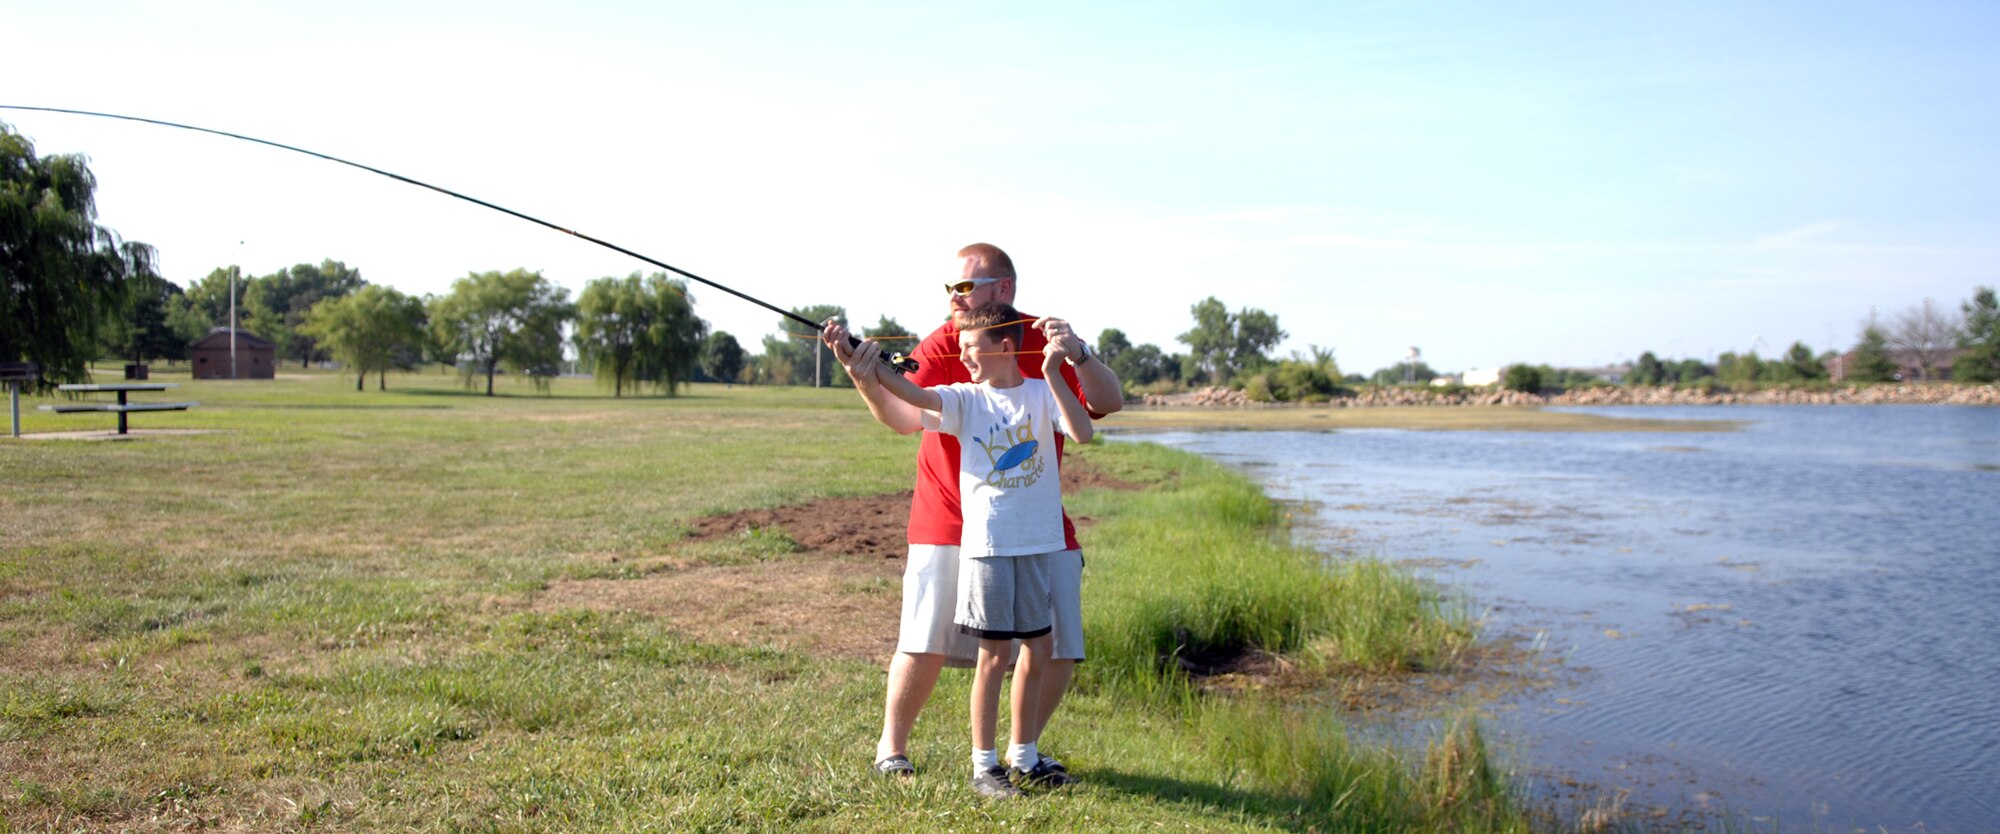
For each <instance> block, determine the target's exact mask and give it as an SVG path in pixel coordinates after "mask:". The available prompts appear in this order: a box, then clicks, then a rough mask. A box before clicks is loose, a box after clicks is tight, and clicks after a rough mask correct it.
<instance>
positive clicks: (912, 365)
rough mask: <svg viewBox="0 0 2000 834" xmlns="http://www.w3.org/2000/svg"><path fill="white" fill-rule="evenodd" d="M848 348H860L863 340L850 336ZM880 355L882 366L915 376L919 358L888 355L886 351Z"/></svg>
mask: <svg viewBox="0 0 2000 834" xmlns="http://www.w3.org/2000/svg"><path fill="white" fill-rule="evenodd" d="M847 346H848V347H857V348H858V347H860V346H861V340H860V339H857V338H855V337H853V336H849V337H847ZM879 355H880V356H881V357H882V364H884V365H888V366H889V367H891V368H894V369H896V372H897V373H902V374H913V373H916V372H917V358H916V357H914V356H910V355H908V354H903V353H888V352H886V351H885V352H883V353H881V354H879Z"/></svg>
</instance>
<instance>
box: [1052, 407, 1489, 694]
mask: <svg viewBox="0 0 2000 834" xmlns="http://www.w3.org/2000/svg"><path fill="white" fill-rule="evenodd" d="M1091 454H1092V455H1093V456H1094V457H1095V456H1098V455H1108V456H1109V457H1111V458H1113V459H1117V460H1118V462H1119V463H1120V464H1121V465H1124V466H1127V467H1133V466H1137V467H1139V468H1145V469H1152V470H1154V471H1155V472H1156V473H1158V474H1157V475H1156V476H1155V477H1163V478H1164V479H1165V480H1166V481H1168V482H1170V483H1171V486H1170V488H1164V489H1151V490H1145V491H1140V492H1136V493H1132V492H1122V493H1117V494H1106V493H1085V494H1083V495H1081V496H1078V497H1077V498H1075V499H1073V500H1071V506H1072V509H1073V510H1074V511H1076V512H1078V513H1080V514H1082V515H1085V516H1090V517H1092V518H1094V519H1095V520H1096V526H1095V527H1094V528H1093V529H1092V531H1091V535H1090V540H1091V548H1090V551H1089V553H1088V556H1087V558H1088V560H1089V562H1088V564H1089V569H1088V570H1087V571H1086V576H1085V582H1084V593H1085V600H1084V609H1085V611H1087V612H1088V616H1087V617H1086V618H1085V622H1086V627H1087V633H1086V638H1085V640H1086V644H1087V645H1089V646H1090V647H1091V662H1090V663H1089V664H1087V672H1086V675H1087V677H1086V682H1087V683H1088V682H1096V683H1102V684H1104V685H1107V686H1110V687H1113V688H1116V689H1119V690H1122V691H1126V692H1129V693H1132V694H1138V695H1153V694H1157V692H1158V690H1159V689H1160V688H1161V687H1163V686H1165V687H1169V688H1173V687H1178V686H1180V685H1181V684H1182V683H1184V682H1185V680H1186V678H1187V676H1188V675H1189V674H1190V673H1195V674H1202V673H1208V672H1213V671H1219V670H1221V669H1224V668H1227V667H1229V666H1230V665H1232V664H1233V663H1235V662H1237V661H1239V660H1240V659H1241V658H1243V657H1245V656H1247V655H1251V654H1254V653H1258V652H1263V653H1270V654H1280V655H1294V656H1297V657H1300V658H1304V659H1310V660H1314V661H1317V662H1319V663H1320V664H1324V665H1335V666H1349V667H1356V668H1360V669H1365V670H1368V671H1374V672H1389V671H1397V670H1406V669H1436V668H1441V667H1443V666H1445V665H1448V663H1449V662H1450V660H1451V659H1452V658H1454V657H1456V656H1457V655H1458V654H1459V653H1460V652H1462V651H1463V650H1464V649H1465V647H1467V646H1468V645H1470V643H1471V641H1472V639H1473V629H1472V627H1471V625H1470V623H1469V622H1468V621H1467V619H1466V618H1465V617H1464V616H1463V615H1462V614H1459V613H1457V612H1454V611H1451V610H1449V609H1447V608H1446V607H1445V606H1444V605H1442V604H1441V603H1440V601H1439V600H1438V598H1437V595H1436V593H1435V592H1433V591H1432V590H1430V589H1428V588H1426V587H1425V586H1424V585H1422V584H1421V583H1420V582H1418V581H1417V580H1416V579H1415V578H1413V577H1411V576H1408V575H1406V574H1404V573H1402V572H1400V571H1397V570H1396V569H1394V568H1393V567H1391V566H1388V565H1385V564H1383V563H1381V562H1378V561H1370V560H1360V561H1340V562H1333V563H1329V562H1327V561H1326V560H1325V558H1324V557H1323V556H1321V555H1320V554H1318V553H1315V552H1313V551H1312V550H1310V549H1308V548H1303V547H1299V546H1296V545H1294V544H1292V543H1291V542H1290V540H1289V538H1288V532H1287V531H1286V529H1285V527H1284V525H1283V523H1282V518H1281V515H1280V512H1279V509H1278V507H1277V505H1276V504H1275V503H1273V502H1272V501H1271V500H1270V499H1269V498H1268V497H1266V496H1265V495H1264V494H1263V493H1262V492H1260V491H1259V490H1258V489H1257V487H1256V486H1255V485H1254V484H1252V483H1251V482H1250V481H1249V480H1248V479H1247V478H1244V477H1242V476H1241V475H1238V474H1235V473H1232V472H1229V471H1227V470H1225V469H1223V468H1222V467H1220V466H1217V465H1215V464H1212V463H1209V462H1207V461H1204V460H1202V459H1200V458H1197V457H1195V456H1193V455H1190V454H1187V453H1183V452H1177V451H1174V450H1169V449H1164V448H1160V447H1154V446H1120V447H1112V448H1110V449H1102V450H1098V449H1093V450H1091Z"/></svg>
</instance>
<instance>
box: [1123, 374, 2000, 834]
mask: <svg viewBox="0 0 2000 834" xmlns="http://www.w3.org/2000/svg"><path fill="white" fill-rule="evenodd" d="M1578 410H1588V411H1591V412H1593V413H1601V414H1608V415H1613V416H1618V415H1640V416H1645V417H1656V418H1657V417H1665V418H1689V419H1735V420H1747V421H1750V422H1749V423H1748V425H1747V426H1746V427H1745V428H1744V429H1743V430H1742V431H1740V432H1734V433H1722V434H1685V433H1682V434H1671V435H1669V434H1638V433H1630V434H1621V433H1589V434H1584V433H1578V434H1546V433H1532V434H1529V433H1497V432H1494V433H1489V432H1404V431H1392V430H1373V431H1341V432H1323V433H1297V432H1201V433H1160V434H1146V435H1127V436H1126V437H1128V438H1139V439H1145V440H1151V441H1154V442H1162V443H1166V444H1169V445H1174V446H1179V447H1183V448H1187V449H1189V450H1192V451H1196V452H1199V453H1201V454H1204V455H1207V456H1210V457H1212V458H1215V459H1218V460H1221V461H1224V462H1226V463H1229V464H1231V465H1234V466H1237V467H1240V468H1243V469H1244V470H1245V471H1248V472H1249V473H1251V474H1252V475H1253V476H1255V477H1257V478H1258V479H1259V480H1261V481H1262V482H1263V483H1264V484H1265V485H1266V487H1267V488H1268V489H1269V490H1270V492H1271V493H1272V494H1273V495H1274V496H1275V497H1279V498H1283V499H1290V500H1295V501H1300V502H1303V503H1304V505H1305V506H1307V507H1308V508H1310V509H1311V510H1312V519H1311V522H1310V523H1309V524H1307V525H1304V526H1303V527H1302V529H1303V531H1304V533H1305V534H1306V535H1309V536H1311V537H1313V538H1314V539H1315V540H1316V541H1317V543H1318V544H1319V545H1320V546H1322V547H1323V548H1325V549H1326V550H1328V551H1329V552H1335V553H1339V552H1355V553H1363V554H1372V555H1376V556H1380V557H1384V558H1388V559H1392V560H1399V561H1403V562H1406V563H1408V564H1410V565H1412V566H1414V567H1416V568H1417V569H1418V570H1419V571H1420V572H1422V573H1425V574H1426V575H1429V576H1432V577H1434V578H1436V579H1437V580H1438V581H1440V582H1443V583H1444V584H1446V585H1448V586H1451V587H1452V588H1454V589H1456V590H1457V591H1458V592H1459V593H1462V594H1463V595H1465V597H1466V598H1467V599H1468V600H1469V603H1470V607H1471V609H1472V610H1474V611H1476V612H1480V613H1483V614H1484V616H1485V619H1486V623H1487V627H1488V629H1489V633H1494V634H1512V635H1518V636H1520V637H1522V638H1523V639H1525V640H1529V641H1532V642H1534V643H1536V644H1537V645H1539V646H1541V647H1542V650H1543V651H1544V652H1545V653H1546V655H1547V656H1548V657H1550V658H1553V659H1556V660H1559V661H1560V665H1559V666H1558V668H1559V669H1561V670H1562V671H1563V673H1562V674H1561V675H1560V676H1559V682H1558V683H1557V685H1555V686H1553V687H1551V688H1549V689H1546V690H1541V691H1538V692H1534V693H1530V694H1527V695H1521V696H1515V697H1514V698H1513V699H1512V700H1511V701H1509V702H1507V703H1501V704H1495V705H1491V710H1492V714H1493V718H1492V719H1491V720H1490V722H1489V723H1488V727H1489V729H1490V730H1492V731H1494V732H1495V733H1496V734H1497V735H1499V736H1500V737H1501V744H1500V745H1499V746H1500V747H1501V748H1502V749H1504V750H1506V751H1508V752H1507V755H1508V756H1509V757H1510V758H1513V759H1514V760H1515V761H1516V763H1517V765H1518V766H1520V767H1522V768H1523V769H1524V772H1525V774H1526V776H1527V779H1528V780H1529V781H1530V783H1531V784H1532V786H1533V787H1534V789H1535V790H1536V791H1537V792H1538V793H1539V794H1541V795H1543V796H1550V797H1565V796H1570V797H1573V796H1574V795H1575V794H1576V793H1577V792H1578V786H1579V785H1580V786H1583V787H1585V788H1587V789H1594V790H1595V792H1596V793H1597V795H1599V796H1602V797H1607V798H1608V797H1613V796H1618V795H1620V794H1621V793H1622V794H1624V795H1625V796H1626V798H1625V800H1624V802H1625V805H1626V807H1627V808H1649V807H1650V808H1658V809H1661V810H1663V811H1665V812H1667V813H1670V814H1672V815H1673V816H1675V817H1679V816H1682V815H1685V814H1701V813H1712V812H1726V813H1728V814H1730V815H1732V816H1735V817H1736V818H1737V819H1738V821H1739V822H1741V821H1750V822H1753V823H1759V824H1760V827H1761V824H1762V823H1765V822H1770V821H1776V822H1778V823H1780V824H1782V826H1783V828H1784V829H1785V830H1830V831H1840V830H1855V829H1861V828H1866V829H1869V830H1881V829H1886V830H1889V831H1907V830H1917V829H1918V826H1919V825H1921V827H1922V828H1921V830H1924V831H1927V832H1932V834H1945V833H1947V832H1989V831H1996V830H2000V410H1996V409H1991V408H1974V407H1948V406H1910V407H1897V406H1825V407H1811V406H1766V407H1756V406H1743V407H1725V406H1716V407H1690V408H1627V409H1619V408H1601V409H1578Z"/></svg>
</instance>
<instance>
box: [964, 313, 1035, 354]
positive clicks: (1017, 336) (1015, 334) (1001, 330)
mask: <svg viewBox="0 0 2000 834" xmlns="http://www.w3.org/2000/svg"><path fill="white" fill-rule="evenodd" d="M973 330H980V331H985V332H987V333H989V334H991V335H992V336H993V338H994V339H996V340H998V339H1013V340H1014V349H1015V350H1022V349H1023V343H1022V341H1021V339H1022V336H1023V335H1024V334H1025V331H1026V328H1024V327H1023V326H1022V324H1021V311H1019V310H1016V309H1014V305H1012V304H1007V303H1004V302H1000V301H993V302H989V303H986V304H981V305H979V306H977V307H974V308H972V309H971V310H969V311H967V312H966V313H965V315H964V316H961V317H960V319H959V322H958V331H959V332H960V333H964V332H968V331H973Z"/></svg>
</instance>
